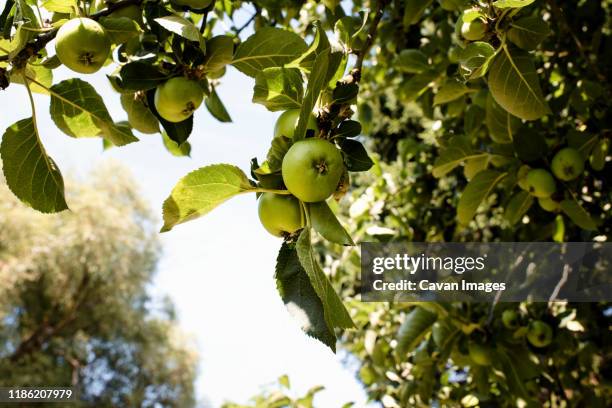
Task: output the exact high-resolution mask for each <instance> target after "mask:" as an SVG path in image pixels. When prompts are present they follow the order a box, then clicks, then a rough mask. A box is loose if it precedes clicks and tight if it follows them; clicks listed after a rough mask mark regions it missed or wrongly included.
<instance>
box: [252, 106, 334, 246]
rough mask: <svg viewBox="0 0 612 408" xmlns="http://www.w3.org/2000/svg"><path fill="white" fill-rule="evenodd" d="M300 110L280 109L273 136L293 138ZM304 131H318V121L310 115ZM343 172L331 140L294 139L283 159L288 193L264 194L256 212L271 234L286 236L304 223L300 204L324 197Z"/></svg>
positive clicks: (283, 173)
mask: <svg viewBox="0 0 612 408" xmlns="http://www.w3.org/2000/svg"><path fill="white" fill-rule="evenodd" d="M299 117H300V111H299V109H292V110H288V111H285V112H283V113H282V114H281V115H280V116H279V118H278V120H277V121H276V124H275V126H274V137H275V138H282V137H284V138H287V139H289V140H292V139H293V136H294V133H295V128H296V126H297V123H298V120H299ZM307 133H314V135H317V134H318V133H319V127H318V125H317V120H316V118H315V116H314V115H313V114H311V115H310V117H309V119H308V124H307ZM344 171H345V166H344V162H343V159H342V154H341V153H340V150H339V149H338V148H337V147H336V146H335V145H334V144H333V143H331V142H330V141H328V140H325V139H321V138H318V137H316V136H315V137H308V138H306V139H304V140H300V141H297V142H294V143H293V144H292V145H291V147H290V148H289V149H288V150H287V152H286V153H285V156H284V158H283V161H282V170H281V174H282V179H283V183H284V185H285V186H286V187H287V190H288V191H289V193H291V194H286V195H285V194H275V193H263V194H262V196H261V197H260V198H259V206H258V214H259V219H260V220H261V223H262V225H263V226H264V227H265V229H266V230H267V231H268V232H270V233H271V234H272V235H276V236H279V237H286V236H288V235H291V234H292V233H294V232H296V231H298V230H300V229H302V228H303V227H304V226H305V221H306V220H305V212H304V208H303V206H302V204H301V203H300V202H303V203H316V202H320V201H325V200H327V199H328V198H329V197H330V196H331V195H332V194H333V193H334V192H335V191H336V189H337V187H338V184H339V183H340V180H341V178H342V174H343V173H344Z"/></svg>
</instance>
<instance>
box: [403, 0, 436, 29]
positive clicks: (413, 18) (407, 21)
mask: <svg viewBox="0 0 612 408" xmlns="http://www.w3.org/2000/svg"><path fill="white" fill-rule="evenodd" d="M432 1H433V0H410V1H404V18H403V23H404V27H405V29H408V26H410V25H413V24H416V23H418V22H419V20H420V19H421V16H422V15H423V13H424V12H425V9H426V8H427V7H428V6H429V5H430V4H431V3H432Z"/></svg>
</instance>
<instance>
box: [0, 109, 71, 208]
mask: <svg viewBox="0 0 612 408" xmlns="http://www.w3.org/2000/svg"><path fill="white" fill-rule="evenodd" d="M0 156H1V157H2V165H3V172H4V177H5V178H6V182H7V184H8V187H9V188H10V189H11V191H12V192H13V193H14V194H15V195H16V196H17V197H18V198H19V199H20V200H21V201H23V202H24V203H26V204H28V205H29V206H31V207H32V208H34V209H35V210H38V211H41V212H43V213H53V212H59V211H63V210H66V209H68V205H67V204H66V200H65V198H64V180H63V178H62V174H61V172H60V170H59V169H58V168H57V165H56V164H55V162H54V161H53V159H52V158H51V157H49V156H47V152H46V151H45V148H44V146H43V145H42V143H41V141H40V138H39V136H38V130H37V129H36V124H35V123H34V120H33V119H32V118H28V119H22V120H20V121H18V122H16V123H14V124H13V125H11V126H10V127H8V128H7V129H6V131H5V133H4V135H3V136H2V144H0Z"/></svg>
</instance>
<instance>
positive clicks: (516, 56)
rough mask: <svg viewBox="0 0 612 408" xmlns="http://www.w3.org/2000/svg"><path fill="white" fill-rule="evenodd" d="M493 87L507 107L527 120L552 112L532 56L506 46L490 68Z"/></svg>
mask: <svg viewBox="0 0 612 408" xmlns="http://www.w3.org/2000/svg"><path fill="white" fill-rule="evenodd" d="M489 90H490V91H491V95H493V98H495V101H496V102H497V103H498V104H500V105H501V106H502V108H504V109H505V110H507V111H508V112H510V113H511V114H513V115H514V116H518V117H519V118H521V119H525V120H535V119H538V118H541V117H542V116H544V115H547V114H549V113H550V108H549V107H548V104H547V103H546V101H545V100H544V95H543V94H542V89H541V88H540V82H539V79H538V75H537V73H536V70H535V66H534V64H533V61H532V59H531V56H530V55H529V54H528V53H526V52H525V51H522V50H519V49H517V48H508V47H507V46H504V47H503V48H502V51H501V52H500V53H498V54H497V56H496V57H495V59H494V60H493V63H492V64H491V68H490V69H489Z"/></svg>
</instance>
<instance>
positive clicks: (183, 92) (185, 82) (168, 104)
mask: <svg viewBox="0 0 612 408" xmlns="http://www.w3.org/2000/svg"><path fill="white" fill-rule="evenodd" d="M203 100H204V91H203V90H202V87H201V86H200V84H198V83H197V82H196V81H192V80H190V79H187V78H184V77H175V78H171V79H169V80H168V81H166V82H164V83H163V84H161V85H159V86H158V87H157V89H156V90H155V109H157V112H158V113H159V115H160V116H161V117H162V118H164V119H166V120H167V121H168V122H182V121H184V120H186V119H188V118H189V117H190V116H191V115H192V114H193V112H194V111H195V110H196V109H198V108H199V107H200V105H201V104H202V101H203Z"/></svg>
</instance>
